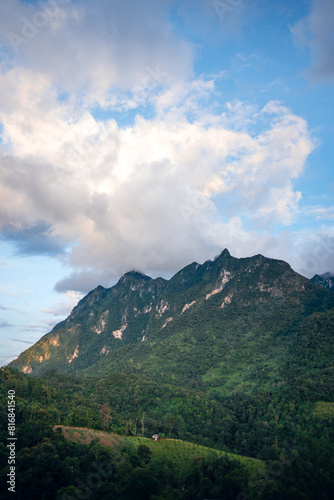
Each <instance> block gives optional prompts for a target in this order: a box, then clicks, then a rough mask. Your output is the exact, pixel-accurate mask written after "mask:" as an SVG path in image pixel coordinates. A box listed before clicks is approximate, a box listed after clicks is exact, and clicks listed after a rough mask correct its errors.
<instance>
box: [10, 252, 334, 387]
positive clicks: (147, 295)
mask: <svg viewBox="0 0 334 500" xmlns="http://www.w3.org/2000/svg"><path fill="white" fill-rule="evenodd" d="M333 306H334V294H333V293H332V292H330V291H327V290H325V289H320V288H319V287H317V286H315V285H313V284H312V283H311V282H310V281H309V280H308V279H306V278H304V277H303V276H301V275H299V274H297V273H295V272H294V271H293V270H292V269H291V267H290V266H289V265H288V264H287V263H285V262H283V261H279V260H275V259H268V258H265V257H263V256H262V255H257V256H254V257H251V258H245V259H236V258H234V257H231V255H230V254H229V252H228V251H227V250H224V251H223V252H222V254H221V255H220V256H218V257H217V258H216V259H215V260H214V261H207V262H205V263H204V264H202V265H200V264H197V263H193V264H190V265H189V266H187V267H185V268H184V269H182V270H181V271H179V272H178V273H177V274H176V275H175V276H174V277H173V278H171V279H170V280H169V281H166V280H164V279H162V278H158V279H151V278H149V277H148V276H145V275H143V274H141V273H138V272H134V271H133V272H130V273H127V274H126V275H124V276H123V277H122V278H121V279H120V280H119V282H118V283H117V284H116V285H115V286H114V287H112V288H110V289H104V288H103V287H98V288H96V289H95V290H94V291H92V292H90V293H89V294H88V295H87V296H86V297H85V298H84V299H82V300H81V301H80V302H79V304H78V305H77V306H76V307H75V308H74V309H73V311H72V313H71V315H70V316H69V317H68V318H67V320H66V321H64V322H62V323H60V324H59V325H57V326H56V327H55V328H54V329H53V330H52V332H50V333H49V334H47V335H45V336H44V337H43V338H42V339H41V340H40V341H39V342H37V343H36V344H35V345H34V346H32V347H31V348H30V349H28V350H27V351H25V352H24V353H23V354H21V355H20V356H19V358H18V359H17V360H15V361H14V362H12V363H11V366H12V367H14V368H18V369H19V370H22V371H24V372H25V373H32V374H36V375H39V374H42V373H44V372H45V371H47V370H50V369H53V370H56V371H58V372H63V373H69V372H78V373H80V372H82V373H83V374H86V375H89V374H93V375H94V374H99V375H106V374H108V373H109V372H110V371H112V370H115V369H122V370H123V369H126V370H134V371H140V370H143V371H146V372H147V373H149V374H150V376H152V377H154V378H155V380H159V379H164V378H165V377H171V378H172V379H174V380H180V381H182V382H183V383H187V384H192V385H194V384H206V385H208V386H210V387H211V389H212V390H216V391H218V393H222V394H228V393H229V392H231V391H235V390H238V391H239V390H243V391H252V390H253V389H254V388H255V387H257V386H259V385H261V386H263V385H265V384H268V387H269V386H270V387H272V386H276V385H279V384H285V383H286V380H285V379H286V376H285V369H286V363H287V359H288V358H289V360H290V362H291V363H292V364H293V363H294V359H295V358H294V353H292V355H291V352H290V350H291V349H292V347H293V345H294V342H295V341H296V338H297V337H298V335H299V332H300V330H301V328H303V322H305V320H306V318H308V317H310V316H311V315H312V314H318V313H324V312H326V311H327V310H329V309H330V308H331V307H333ZM290 358H291V359H290Z"/></svg>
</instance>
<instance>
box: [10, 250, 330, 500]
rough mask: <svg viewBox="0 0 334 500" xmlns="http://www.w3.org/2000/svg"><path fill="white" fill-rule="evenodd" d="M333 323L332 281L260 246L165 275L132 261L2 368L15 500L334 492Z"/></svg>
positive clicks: (162, 499)
mask: <svg viewBox="0 0 334 500" xmlns="http://www.w3.org/2000/svg"><path fill="white" fill-rule="evenodd" d="M333 325H334V293H333V292H332V291H331V290H328V289H325V288H324V287H323V286H318V285H317V284H314V283H312V282H311V281H310V280H308V279H306V278H304V277H303V276H301V275H299V274H297V273H295V272H294V271H293V270H292V269H291V267H290V266H289V265H288V264H287V263H285V262H283V261H279V260H274V259H268V258H265V257H263V256H262V255H256V256H254V257H251V258H246V259H236V258H234V257H232V256H231V255H230V254H229V252H228V251H227V250H224V251H223V252H222V254H221V255H219V256H218V257H217V258H216V259H215V260H214V261H207V262H205V263H204V264H202V265H200V264H197V263H193V264H190V265H189V266H187V267H185V268H184V269H182V270H181V271H180V272H178V273H177V274H176V275H175V276H174V277H173V278H171V279H170V280H164V279H162V278H158V279H151V278H149V277H148V276H145V275H143V274H141V273H139V272H136V271H132V272H130V273H127V274H125V275H124V276H123V277H122V278H121V279H120V280H119V282H118V283H117V284H116V285H115V286H114V287H112V288H110V289H105V288H103V287H98V288H96V289H95V290H93V291H92V292H90V293H89V294H88V295H87V296H86V297H85V298H83V299H82V300H81V301H80V302H79V303H78V305H77V306H76V307H75V308H74V309H73V311H72V313H71V314H70V316H69V317H68V318H67V319H66V320H65V321H63V322H62V323H59V324H58V325H57V326H56V327H55V328H54V329H53V330H52V331H51V332H50V333H49V334H47V335H45V336H44V337H42V339H41V340H40V341H39V342H37V343H36V344H35V345H34V346H32V347H31V348H30V349H28V350H27V351H25V352H24V353H22V354H21V355H20V356H19V358H18V359H17V360H15V361H14V362H12V363H11V365H10V367H4V368H2V369H1V370H0V395H1V398H0V456H1V457H2V458H3V461H2V462H3V463H4V464H6V463H7V457H8V452H7V449H6V445H7V437H8V408H7V398H8V394H13V393H15V401H16V402H15V408H16V431H15V432H16V435H17V437H18V440H17V450H16V451H17V468H18V472H19V476H18V477H19V481H18V482H17V498H28V497H29V498H37V499H39V498H41V499H42V500H45V499H46V498H51V500H59V499H62V500H64V499H65V498H71V499H73V498H79V497H80V498H81V497H83V496H84V495H85V498H86V497H88V496H89V497H90V498H92V500H95V499H98V498H106V499H108V498H110V499H120V500H128V499H131V498H133V499H134V500H137V499H141V498H142V499H147V500H181V499H183V500H196V499H198V500H202V499H203V498H207V499H218V498H224V499H231V500H235V499H236V498H238V499H241V498H243V499H245V500H246V499H251V500H258V499H259V500H264V499H266V500H295V499H296V498H298V499H301V500H304V499H311V500H313V499H314V500H317V499H320V498H321V499H323V500H330V499H331V498H333V497H334V482H333V477H334V462H333V460H332V457H333V453H334V446H333V443H334V435H333V422H334V420H333V419H334V399H333V394H334V364H333V352H334V335H333V333H334V328H333ZM18 370H20V371H18ZM22 372H24V373H22ZM28 374H32V375H38V376H36V377H31V376H29V375H28ZM9 391H10V392H9ZM12 397H14V396H12ZM54 425H56V426H65V427H66V428H69V429H70V430H69V432H73V436H74V434H75V436H76V437H77V434H78V433H79V434H80V433H81V434H82V440H79V441H77V438H75V439H74V440H73V441H72V440H70V441H65V439H64V436H62V435H61V433H60V432H57V431H55V430H53V429H54ZM78 428H79V429H78ZM80 428H81V429H80ZM85 429H86V430H85ZM92 430H95V431H96V433H95V434H94V432H93V431H92ZM101 431H103V433H104V435H103V437H101V440H100V441H99V442H97V441H96V439H95V437H96V436H97V435H99V436H101V434H102V433H101ZM105 433H107V434H105ZM110 433H111V434H110ZM156 433H158V434H159V435H160V436H161V438H162V441H161V442H157V443H153V442H152V438H151V436H152V434H156ZM87 434H89V435H91V437H92V439H91V441H90V442H89V440H87V439H86V437H87ZM115 434H116V435H117V436H121V437H119V438H116V437H115ZM115 439H116V440H118V441H120V442H122V443H123V445H122V446H121V447H118V448H117V449H116V448H113V447H108V446H107V448H106V447H105V446H104V445H107V442H109V441H110V440H112V441H114V440H115ZM180 440H182V441H180ZM4 443H5V444H4ZM84 443H86V444H84ZM126 443H127V444H126ZM190 443H195V444H196V446H195V445H190ZM130 445H131V446H130ZM198 445H201V446H198ZM203 446H205V447H208V448H211V449H212V450H209V451H208V449H207V448H206V449H204V448H202V447H203ZM214 450H216V451H214ZM222 451H223V453H221V452H222ZM190 452H191V453H190ZM190 455H191V456H190ZM235 455H239V457H237V459H235ZM240 455H242V456H243V457H240ZM247 457H248V458H247ZM252 459H256V463H258V464H260V465H261V466H259V467H256V468H253V469H252V468H249V466H248V465H249V464H251V463H255V462H254V460H252ZM258 460H260V462H257V461H258ZM106 468H107V471H108V474H106V475H105V476H103V474H102V472H99V471H104V470H106ZM111 470H112V472H110V471H111ZM96 471H98V472H96ZM109 472H110V473H109ZM8 473H9V467H8V466H6V465H4V466H3V467H0V488H2V489H3V490H4V491H5V490H6V489H7V483H6V482H7V475H8ZM98 474H99V476H98ZM93 477H94V478H95V479H98V478H99V477H100V479H101V481H102V477H103V478H104V480H103V481H102V482H101V481H100V480H96V485H95V486H94V485H93V481H92V478H93ZM94 484H95V482H94ZM11 495H12V494H11V493H10V492H8V493H7V496H6V495H4V498H7V497H8V498H10V497H11Z"/></svg>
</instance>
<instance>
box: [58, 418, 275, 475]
mask: <svg viewBox="0 0 334 500" xmlns="http://www.w3.org/2000/svg"><path fill="white" fill-rule="evenodd" d="M57 428H60V429H61V431H62V434H63V435H64V437H65V438H66V439H68V440H69V441H75V442H77V443H84V444H89V443H90V442H91V441H92V440H93V439H97V440H98V441H99V442H100V443H101V444H102V445H103V446H108V447H111V448H114V447H118V446H124V445H125V446H126V445H129V444H131V445H133V446H134V447H135V448H138V446H139V445H141V444H143V445H146V446H147V447H148V448H149V449H150V450H151V454H152V455H151V457H152V458H156V459H158V460H169V461H172V462H174V463H175V464H176V467H177V469H178V470H179V472H180V474H181V475H183V474H187V472H188V471H190V469H191V464H192V463H193V461H194V460H196V459H198V458H205V457H210V456H212V457H213V456H215V457H216V458H219V457H223V456H227V457H228V458H229V459H230V460H238V461H239V462H241V463H242V464H243V465H245V466H246V467H247V469H248V470H249V471H250V472H255V473H256V472H260V471H262V470H264V468H265V465H264V463H263V462H262V461H261V460H257V459H255V458H249V457H244V456H241V455H234V454H233V453H227V452H225V451H219V450H214V449H212V448H207V447H205V446H200V445H197V444H194V443H188V442H186V441H180V440H176V439H161V440H159V441H153V439H150V438H143V437H139V436H136V437H128V436H127V437H124V436H118V435H117V434H109V433H107V432H102V431H95V430H92V429H86V428H83V427H68V426H63V425H55V426H54V428H53V429H54V430H56V429H57Z"/></svg>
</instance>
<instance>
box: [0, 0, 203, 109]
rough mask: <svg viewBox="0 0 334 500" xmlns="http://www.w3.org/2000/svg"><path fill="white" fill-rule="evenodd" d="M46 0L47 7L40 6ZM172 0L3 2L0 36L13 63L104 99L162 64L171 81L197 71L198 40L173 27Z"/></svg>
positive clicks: (145, 79)
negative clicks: (194, 52) (194, 51)
mask: <svg viewBox="0 0 334 500" xmlns="http://www.w3.org/2000/svg"><path fill="white" fill-rule="evenodd" d="M48 3H49V4H50V3H52V4H53V7H52V8H51V6H50V8H49V11H48V12H49V14H48V13H47V12H46V11H45V8H43V7H42V6H43V5H44V6H46V5H48ZM168 4H169V2H158V3H157V2H155V1H153V0H136V1H128V2H114V1H110V0H96V1H94V2H90V1H88V0H82V1H80V2H71V1H70V0H66V1H65V0H51V1H49V2H41V3H39V4H35V5H32V4H28V3H23V2H20V1H19V0H11V6H10V8H8V4H7V2H0V42H1V40H2V45H3V51H4V52H8V51H9V54H10V59H9V62H8V63H9V64H11V63H12V62H13V60H14V61H15V63H16V64H19V65H23V66H25V67H29V68H30V69H31V70H32V71H34V72H35V73H36V74H37V75H38V74H40V73H43V75H47V76H48V77H49V78H50V79H52V81H53V83H54V85H56V87H57V88H59V89H64V90H66V91H70V92H75V93H76V94H77V95H79V96H80V97H81V98H83V99H84V100H86V102H91V103H92V102H94V101H95V102H98V103H100V104H106V103H108V101H109V98H110V96H109V92H110V91H111V89H112V88H115V87H117V88H123V89H129V88H133V87H135V86H138V85H144V87H145V86H146V85H149V84H151V83H152V81H151V82H150V80H151V79H152V75H153V79H154V78H156V73H157V68H158V67H160V68H161V71H162V72H163V73H164V74H166V75H168V78H169V79H170V80H171V81H173V80H174V79H182V78H187V77H188V76H189V75H191V73H192V60H193V56H192V48H191V45H190V44H189V43H187V42H184V41H183V40H182V39H180V38H179V37H178V36H177V35H176V34H175V33H174V32H173V30H172V27H171V26H170V24H169V22H168V9H167V7H168ZM43 17H44V22H43ZM0 48H1V45H0ZM64 55H66V56H65V57H64ZM158 83H159V82H158Z"/></svg>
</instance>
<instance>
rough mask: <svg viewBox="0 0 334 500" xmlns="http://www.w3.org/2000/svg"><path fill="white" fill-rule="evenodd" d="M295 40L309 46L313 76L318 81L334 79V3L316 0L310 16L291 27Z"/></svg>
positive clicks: (330, 0)
mask: <svg viewBox="0 0 334 500" xmlns="http://www.w3.org/2000/svg"><path fill="white" fill-rule="evenodd" d="M290 30H291V32H292V34H293V36H294V39H295V42H296V43H297V44H298V45H299V46H301V47H307V48H308V49H309V50H310V55H311V63H312V65H311V68H310V71H309V74H310V76H311V78H312V79H313V80H314V81H316V82H318V81H320V82H325V83H330V82H333V81H334V37H333V32H334V3H333V1H332V0H314V2H313V5H312V9H311V12H310V14H309V16H308V17H306V18H304V19H301V20H300V21H299V22H298V23H296V24H295V25H294V26H292V27H290Z"/></svg>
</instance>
